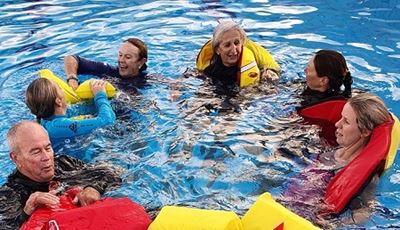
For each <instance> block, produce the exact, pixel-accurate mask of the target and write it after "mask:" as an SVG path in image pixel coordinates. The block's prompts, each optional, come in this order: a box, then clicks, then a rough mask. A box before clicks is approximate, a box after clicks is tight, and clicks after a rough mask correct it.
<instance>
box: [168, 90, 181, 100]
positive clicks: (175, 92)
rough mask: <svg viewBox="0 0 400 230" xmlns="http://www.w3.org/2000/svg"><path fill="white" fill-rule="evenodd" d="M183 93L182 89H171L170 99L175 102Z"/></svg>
mask: <svg viewBox="0 0 400 230" xmlns="http://www.w3.org/2000/svg"><path fill="white" fill-rule="evenodd" d="M181 95H182V93H181V91H179V90H171V92H170V94H169V100H170V101H172V102H174V101H177V100H179V98H180V96H181Z"/></svg>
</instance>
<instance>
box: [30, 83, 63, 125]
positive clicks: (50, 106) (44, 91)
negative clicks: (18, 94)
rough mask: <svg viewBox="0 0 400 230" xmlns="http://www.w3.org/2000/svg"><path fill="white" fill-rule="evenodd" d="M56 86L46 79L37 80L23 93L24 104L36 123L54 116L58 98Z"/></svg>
mask: <svg viewBox="0 0 400 230" xmlns="http://www.w3.org/2000/svg"><path fill="white" fill-rule="evenodd" d="M58 96H59V95H58V90H57V86H56V85H55V84H54V83H53V82H52V81H51V80H48V79H46V78H38V79H36V80H34V81H32V82H31V84H29V86H28V88H27V90H26V93H25V103H26V105H27V106H28V108H29V110H30V111H31V113H33V114H34V115H36V119H37V121H38V122H40V120H41V119H42V118H48V117H50V116H52V115H54V112H55V108H56V107H55V102H56V99H57V97H58Z"/></svg>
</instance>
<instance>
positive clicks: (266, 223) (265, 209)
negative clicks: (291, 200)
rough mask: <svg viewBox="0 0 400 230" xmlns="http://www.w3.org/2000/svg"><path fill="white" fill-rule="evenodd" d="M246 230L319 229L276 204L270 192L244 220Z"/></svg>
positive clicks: (264, 195) (258, 201)
mask: <svg viewBox="0 0 400 230" xmlns="http://www.w3.org/2000/svg"><path fill="white" fill-rule="evenodd" d="M242 224H243V229H244V230H273V229H283V230H297V229H302V230H303V229H304V230H308V229H310V230H312V229H319V228H317V227H316V226H314V225H313V224H312V223H311V222H309V221H308V220H306V219H304V218H302V217H300V216H298V215H296V214H295V213H293V212H291V211H290V210H288V209H286V208H285V207H284V206H282V205H281V204H279V203H278V202H276V201H275V200H274V199H273V198H272V196H271V194H269V193H268V192H266V193H264V194H262V195H261V196H260V197H259V198H258V199H257V201H256V202H255V203H254V204H253V206H252V207H251V208H250V209H249V210H248V211H247V212H246V214H245V215H244V217H243V219H242Z"/></svg>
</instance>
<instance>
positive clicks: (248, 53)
mask: <svg viewBox="0 0 400 230" xmlns="http://www.w3.org/2000/svg"><path fill="white" fill-rule="evenodd" d="M213 55H214V52H213V49H212V45H211V41H208V42H207V43H206V44H205V45H204V46H203V47H202V48H201V50H200V52H199V54H198V55H197V60H196V67H197V69H198V70H199V71H204V69H205V68H207V67H208V66H209V65H210V62H211V59H212V57H213ZM238 67H239V72H238V83H239V86H240V87H246V86H249V85H252V84H255V83H257V82H258V81H259V80H260V70H264V69H274V70H276V71H280V67H279V65H278V63H276V62H275V60H274V58H273V57H272V55H271V54H270V53H269V52H268V51H267V50H266V49H264V48H263V47H262V46H261V45H259V44H257V43H255V42H253V41H251V40H249V39H247V40H246V42H245V43H244V45H243V49H242V53H241V57H240V60H239V62H238Z"/></svg>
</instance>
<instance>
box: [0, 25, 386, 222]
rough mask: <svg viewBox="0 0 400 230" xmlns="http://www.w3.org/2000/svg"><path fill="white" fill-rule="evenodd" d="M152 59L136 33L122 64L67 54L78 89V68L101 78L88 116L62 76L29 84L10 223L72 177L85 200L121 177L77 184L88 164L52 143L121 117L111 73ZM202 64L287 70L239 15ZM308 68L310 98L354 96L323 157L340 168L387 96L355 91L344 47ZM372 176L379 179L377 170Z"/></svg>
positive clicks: (141, 77)
mask: <svg viewBox="0 0 400 230" xmlns="http://www.w3.org/2000/svg"><path fill="white" fill-rule="evenodd" d="M147 59H148V56H147V47H146V45H145V43H144V42H143V41H141V40H139V39H136V38H130V39H127V40H125V41H124V42H123V43H122V45H121V47H120V49H119V51H118V66H112V65H109V64H106V63H103V62H96V61H91V60H88V59H85V58H83V57H80V56H78V55H70V56H66V57H65V58H64V65H65V66H64V67H65V74H66V76H67V80H66V81H67V83H68V84H69V85H70V86H71V87H72V88H73V89H76V88H77V87H78V85H79V82H80V77H79V74H89V75H95V76H98V77H100V78H101V79H99V80H91V84H90V88H91V91H92V92H93V94H94V95H95V97H94V104H95V106H96V109H97V114H96V115H93V117H91V118H87V119H83V120H75V119H73V118H71V117H68V116H67V115H66V109H67V107H68V104H67V102H66V100H65V97H64V94H63V92H62V90H61V89H60V87H59V86H58V85H57V84H56V83H54V82H52V81H51V80H48V79H45V78H39V79H36V80H34V81H33V82H32V83H31V84H30V85H29V86H28V88H27V91H26V98H25V101H26V104H27V106H28V107H29V109H30V111H31V112H32V114H34V115H35V116H36V118H37V122H33V121H22V122H19V123H17V124H15V125H13V127H12V128H11V129H10V130H9V132H8V135H7V139H8V144H9V148H10V157H11V160H12V161H13V162H14V163H15V165H16V171H15V172H14V173H13V174H12V175H11V176H10V177H9V178H8V180H7V183H6V184H5V185H4V186H3V187H2V190H1V193H2V194H5V193H6V192H8V195H9V196H10V197H17V198H16V202H15V203H14V204H13V205H14V207H12V208H10V209H8V210H6V211H4V210H2V215H4V216H7V217H8V219H7V218H5V219H6V220H8V222H7V225H9V226H14V227H15V226H19V225H21V224H22V223H24V221H26V220H27V219H28V218H29V215H31V214H32V213H33V212H34V211H35V209H37V208H38V207H40V206H43V205H45V206H50V207H55V206H57V204H58V202H59V200H58V198H57V196H56V195H57V194H58V192H59V191H60V190H57V189H54V188H57V187H60V186H59V184H60V183H61V184H63V183H64V181H66V180H67V181H68V182H67V183H65V185H64V187H68V186H77V185H79V186H81V187H80V189H81V190H80V193H79V196H78V198H77V200H76V202H77V203H80V204H81V205H82V206H85V205H88V204H91V203H93V202H94V201H96V200H98V199H100V195H101V194H102V193H103V192H104V191H105V189H106V188H108V187H110V186H111V185H115V184H118V183H120V179H119V178H118V173H116V172H114V171H112V170H104V169H103V170H104V171H103V173H101V174H98V175H99V176H97V177H96V178H91V181H90V182H89V181H88V180H85V181H84V182H83V183H82V184H77V183H73V182H72V181H71V180H70V179H71V176H72V175H78V174H79V173H78V171H82V170H84V168H85V167H83V165H84V163H82V162H81V161H79V160H77V159H71V157H68V156H62V155H61V156H57V157H55V158H54V153H53V150H52V145H51V142H53V141H54V140H57V139H65V138H71V137H74V136H77V135H83V134H88V133H90V132H92V131H93V130H94V129H96V128H100V127H105V126H107V125H111V124H113V123H115V121H116V114H115V112H114V111H113V109H112V107H111V105H110V102H109V100H108V99H107V96H106V94H105V79H117V81H115V82H117V84H116V85H117V88H126V87H129V86H130V85H135V84H140V82H143V81H145V79H146V69H147V65H146V63H147ZM196 67H197V69H198V70H199V71H200V72H201V73H202V74H204V75H205V76H207V77H209V78H210V79H212V80H213V81H214V80H215V81H218V82H220V83H221V82H222V83H223V84H226V85H230V84H233V85H237V86H240V87H248V86H251V85H254V84H269V83H270V82H271V81H275V82H276V81H278V79H279V76H280V74H281V67H280V66H279V64H278V63H277V62H276V61H275V59H274V58H273V57H272V55H271V54H270V53H269V52H268V51H267V50H266V49H264V48H263V47H262V46H261V45H259V44H257V43H255V42H253V41H251V40H250V39H248V38H247V37H246V34H245V32H244V30H243V29H242V28H241V27H240V26H239V25H238V24H237V23H235V22H232V21H225V22H221V23H219V25H218V26H217V27H216V28H215V31H214V33H213V36H212V39H211V40H210V41H208V42H207V43H206V44H205V45H204V46H203V47H202V49H201V51H200V52H199V54H198V56H197V60H196ZM304 72H305V75H306V85H307V87H306V90H305V91H304V92H302V97H303V98H304V102H305V104H309V103H318V102H319V101H322V100H326V99H331V98H350V99H349V100H348V102H347V103H346V105H345V106H344V108H343V111H342V118H341V119H340V121H338V122H337V123H336V128H337V131H336V141H337V143H338V144H339V147H338V148H337V149H336V150H335V151H334V152H332V153H327V154H323V155H321V156H320V157H319V159H318V162H319V163H318V164H322V165H324V167H325V168H326V167H329V169H330V172H332V173H336V172H338V171H339V170H340V169H341V168H342V167H344V166H345V165H346V164H348V163H349V162H351V161H352V160H353V159H354V158H355V157H356V156H357V154H358V153H359V152H360V151H361V150H362V149H363V148H364V147H365V146H366V145H367V143H368V141H369V138H370V135H371V132H372V130H373V129H374V128H375V127H377V126H378V125H380V124H382V123H384V122H386V121H387V120H388V119H389V118H390V113H389V112H388V110H387V108H386V106H385V105H384V103H383V101H382V100H381V99H380V98H379V97H377V96H375V95H373V94H370V93H361V94H358V95H356V96H353V97H352V95H351V94H352V92H351V85H352V76H351V74H350V71H349V69H348V66H347V63H346V60H345V58H344V57H343V56H342V55H341V54H340V53H339V52H336V51H333V50H320V51H318V52H316V53H315V54H314V55H313V56H312V57H311V58H310V60H309V62H308V64H307V67H306V68H305V70H304ZM39 124H40V125H39ZM72 171H73V172H74V173H71V172H72ZM93 174H95V173H92V174H90V175H92V176H93ZM331 176H332V175H331ZM371 181H372V182H371V184H373V185H374V186H376V183H377V181H378V176H377V174H376V175H374V177H373V180H371ZM374 186H372V187H374ZM367 187H369V186H367ZM56 191H57V192H56ZM299 191H300V190H299ZM296 195H298V193H296ZM364 207H365V206H364ZM7 212H8V213H7ZM3 213H6V214H3ZM10 213H11V214H10ZM298 214H299V215H301V213H298ZM353 219H354V221H355V222H360V221H361V220H362V218H359V219H358V217H357V216H355V218H353ZM0 222H1V221H0ZM11 228H12V227H11Z"/></svg>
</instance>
